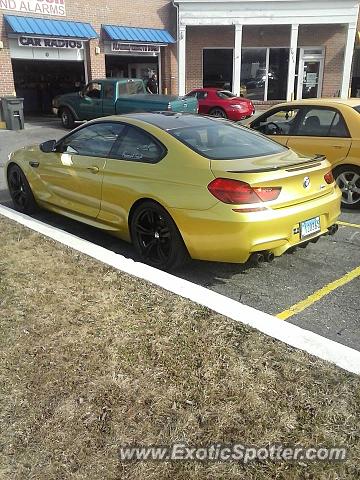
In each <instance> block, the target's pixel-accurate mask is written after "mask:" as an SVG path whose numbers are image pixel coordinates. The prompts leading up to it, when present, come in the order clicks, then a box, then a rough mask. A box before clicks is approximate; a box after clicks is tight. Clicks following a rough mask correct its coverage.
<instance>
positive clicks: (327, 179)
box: [324, 170, 334, 185]
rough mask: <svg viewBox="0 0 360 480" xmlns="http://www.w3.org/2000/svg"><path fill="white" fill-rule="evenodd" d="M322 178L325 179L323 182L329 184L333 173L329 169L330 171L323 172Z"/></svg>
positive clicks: (331, 181)
mask: <svg viewBox="0 0 360 480" xmlns="http://www.w3.org/2000/svg"><path fill="white" fill-rule="evenodd" d="M324 180H325V182H326V183H328V184H329V185H330V184H331V183H333V182H334V175H333V173H332V171H331V170H330V172H328V173H325V175H324Z"/></svg>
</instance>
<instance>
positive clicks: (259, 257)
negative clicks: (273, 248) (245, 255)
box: [248, 252, 265, 267]
mask: <svg viewBox="0 0 360 480" xmlns="http://www.w3.org/2000/svg"><path fill="white" fill-rule="evenodd" d="M264 261H265V257H264V254H263V253H260V252H256V253H252V254H251V255H250V258H249V260H248V263H249V264H250V265H252V266H254V267H258V266H259V265H260V264H261V263H264Z"/></svg>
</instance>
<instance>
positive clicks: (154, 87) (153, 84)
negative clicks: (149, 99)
mask: <svg viewBox="0 0 360 480" xmlns="http://www.w3.org/2000/svg"><path fill="white" fill-rule="evenodd" d="M146 90H147V91H148V93H151V94H152V95H153V94H157V93H158V92H159V87H158V83H157V76H156V74H155V73H153V74H152V75H151V77H150V78H149V80H148V82H147V84H146Z"/></svg>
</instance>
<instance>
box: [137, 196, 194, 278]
mask: <svg viewBox="0 0 360 480" xmlns="http://www.w3.org/2000/svg"><path fill="white" fill-rule="evenodd" d="M130 231H131V239H132V242H133V244H134V247H135V249H136V251H137V253H138V254H139V256H140V257H141V259H142V260H143V261H144V262H145V263H147V264H149V265H151V266H152V267H155V268H159V269H161V270H174V269H177V268H179V267H180V266H182V265H183V264H184V262H185V261H186V260H187V259H188V257H189V254H188V252H187V249H186V247H185V244H184V241H183V239H182V237H181V235H180V232H179V230H178V228H177V226H176V225H175V223H174V221H173V219H172V218H171V217H170V215H169V214H168V212H167V211H166V210H165V209H164V208H162V207H161V206H160V205H159V204H157V203H155V202H152V201H146V202H144V203H142V204H141V205H140V206H139V207H138V208H137V209H136V210H135V212H134V214H133V215H132V218H131V222H130Z"/></svg>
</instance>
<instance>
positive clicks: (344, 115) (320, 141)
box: [249, 98, 360, 209]
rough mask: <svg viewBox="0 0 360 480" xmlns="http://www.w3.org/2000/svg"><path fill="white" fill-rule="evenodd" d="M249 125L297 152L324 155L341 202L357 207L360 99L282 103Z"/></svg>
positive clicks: (359, 164)
mask: <svg viewBox="0 0 360 480" xmlns="http://www.w3.org/2000/svg"><path fill="white" fill-rule="evenodd" d="M249 126H250V127H251V128H254V129H255V130H257V131H259V132H261V133H264V134H265V135H270V136H271V137H272V138H274V139H276V140H277V141H278V142H280V143H282V144H283V145H287V146H288V147H290V148H292V149H293V150H295V151H296V152H299V153H301V154H304V155H316V154H323V155H325V156H326V158H327V159H328V160H329V161H330V163H331V164H332V167H333V173H334V177H335V179H336V182H337V183H338V185H339V187H340V189H341V191H342V205H343V206H344V207H347V208H352V209H354V208H359V207H360V98H353V99H350V100H341V99H339V98H330V99H313V100H312V99H308V100H300V101H294V102H288V103H282V104H281V105H277V106H276V107H273V108H270V109H269V110H267V111H266V112H265V113H263V114H262V115H260V116H259V117H257V118H256V119H255V120H253V121H251V122H249Z"/></svg>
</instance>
